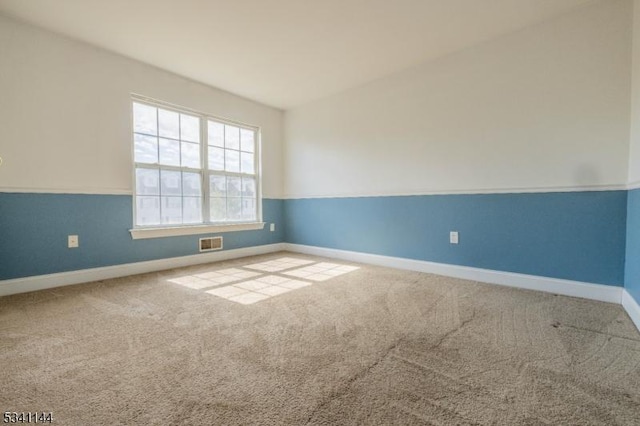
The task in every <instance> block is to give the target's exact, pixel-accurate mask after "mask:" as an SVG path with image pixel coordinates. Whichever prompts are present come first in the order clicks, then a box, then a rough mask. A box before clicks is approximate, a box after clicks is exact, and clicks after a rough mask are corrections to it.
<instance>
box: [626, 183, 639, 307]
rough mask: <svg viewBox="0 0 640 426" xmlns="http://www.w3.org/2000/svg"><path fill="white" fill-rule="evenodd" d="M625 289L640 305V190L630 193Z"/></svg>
mask: <svg viewBox="0 0 640 426" xmlns="http://www.w3.org/2000/svg"><path fill="white" fill-rule="evenodd" d="M624 287H625V288H626V289H627V291H628V292H629V294H630V295H631V297H633V298H634V299H635V301H636V302H638V303H639V304H640V189H636V190H633V191H629V194H628V202H627V259H626V262H625V277H624Z"/></svg>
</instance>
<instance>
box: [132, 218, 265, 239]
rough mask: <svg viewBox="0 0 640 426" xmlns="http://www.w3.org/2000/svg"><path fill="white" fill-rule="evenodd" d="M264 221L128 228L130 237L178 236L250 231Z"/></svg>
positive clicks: (261, 226) (262, 226)
mask: <svg viewBox="0 0 640 426" xmlns="http://www.w3.org/2000/svg"><path fill="white" fill-rule="evenodd" d="M263 228H264V222H252V223H236V224H231V225H193V226H174V227H162V228H134V229H130V230H129V232H130V233H131V239H133V240H142V239H146V238H163V237H178V236H182V235H196V234H210V233H221V232H234V231H251V230H256V229H263Z"/></svg>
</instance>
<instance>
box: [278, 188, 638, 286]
mask: <svg viewBox="0 0 640 426" xmlns="http://www.w3.org/2000/svg"><path fill="white" fill-rule="evenodd" d="M626 215H627V192H626V191H598V192H565V193H533V194H529V193H525V194H490V195H426V196H394V197H362V198H313V199H295V200H287V201H286V202H285V218H286V221H285V223H286V232H285V240H286V241H287V242H290V243H295V244H306V245H313V246H320V247H328V248H335V249H343V250H352V251H358V252H365V253H374V254H381V255H388V256H396V257H403V258H409V259H419V260H428V261H433V262H440V263H448V264H454V265H464V266H472V267H478V268H486V269H493V270H499V271H509V272H518V273H524V274H532V275H539V276H545V277H554V278H563V279H569V280H577V281H584V282H591V283H598V284H608V285H614V286H622V285H623V284H624V261H625V238H626ZM454 230H455V231H458V232H459V233H460V243H459V244H458V245H451V244H449V231H454Z"/></svg>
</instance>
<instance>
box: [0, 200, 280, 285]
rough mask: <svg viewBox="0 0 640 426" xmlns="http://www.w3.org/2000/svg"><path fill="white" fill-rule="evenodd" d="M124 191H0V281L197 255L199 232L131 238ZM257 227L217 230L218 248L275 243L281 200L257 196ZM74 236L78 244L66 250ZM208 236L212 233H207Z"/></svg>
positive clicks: (130, 226) (276, 240)
mask: <svg viewBox="0 0 640 426" xmlns="http://www.w3.org/2000/svg"><path fill="white" fill-rule="evenodd" d="M131 200H132V197H131V196H130V195H77V194H74V195H68V194H64V195H61V194H11V193H0V280H4V279H10V278H18V277H25V276H32V275H41V274H50V273H54V272H64V271H72V270H78V269H86V268H94V267H99V266H109V265H117V264H122V263H131V262H139V261H144V260H152V259H162V258H169V257H175V256H185V255H191V254H197V253H199V252H198V238H200V237H202V236H204V235H190V236H183V237H169V238H154V239H146V240H132V239H131V235H130V234H129V229H131V228H132V220H133V218H132V206H131V202H132V201H131ZM263 219H264V221H265V222H270V223H275V224H276V230H277V232H270V231H269V227H268V226H265V229H263V230H259V231H241V232H229V233H224V234H222V235H223V236H224V248H225V249H234V248H241V247H249V246H257V245H263V244H271V243H279V242H282V241H283V237H284V232H283V230H284V220H283V201H282V200H270V199H265V200H263ZM70 234H77V235H79V239H80V248H77V249H69V248H67V235H70ZM207 235H212V234H207Z"/></svg>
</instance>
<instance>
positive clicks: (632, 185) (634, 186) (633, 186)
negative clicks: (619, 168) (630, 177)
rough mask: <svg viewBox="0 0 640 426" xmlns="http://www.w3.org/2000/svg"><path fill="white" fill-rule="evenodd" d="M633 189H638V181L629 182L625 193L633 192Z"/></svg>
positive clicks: (639, 186)
mask: <svg viewBox="0 0 640 426" xmlns="http://www.w3.org/2000/svg"><path fill="white" fill-rule="evenodd" d="M634 189H640V180H638V181H635V182H629V185H627V191H633V190H634Z"/></svg>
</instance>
